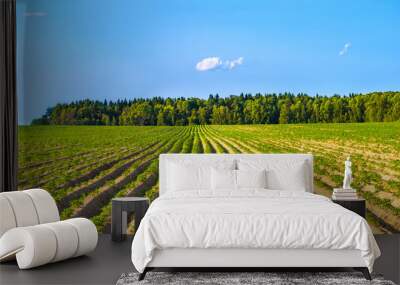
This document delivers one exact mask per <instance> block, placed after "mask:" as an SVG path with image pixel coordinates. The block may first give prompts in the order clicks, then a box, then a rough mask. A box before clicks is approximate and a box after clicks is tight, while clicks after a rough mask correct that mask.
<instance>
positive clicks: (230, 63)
mask: <svg viewBox="0 0 400 285" xmlns="http://www.w3.org/2000/svg"><path fill="white" fill-rule="evenodd" d="M241 64H243V57H239V58H237V59H234V60H227V61H226V62H225V66H226V67H227V68H229V69H233V68H235V67H236V66H238V65H241Z"/></svg>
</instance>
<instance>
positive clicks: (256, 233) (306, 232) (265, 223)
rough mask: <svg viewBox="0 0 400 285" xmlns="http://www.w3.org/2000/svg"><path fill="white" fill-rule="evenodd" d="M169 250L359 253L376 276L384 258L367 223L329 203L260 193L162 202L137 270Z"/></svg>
mask: <svg viewBox="0 0 400 285" xmlns="http://www.w3.org/2000/svg"><path fill="white" fill-rule="evenodd" d="M216 194H217V195H218V196H216ZM167 248H203V249H204V248H271V249H357V250H360V252H361V256H362V258H363V259H364V261H365V264H366V266H367V267H368V269H369V270H370V271H371V272H372V267H373V263H374V260H375V259H376V258H377V257H379V255H380V251H379V248H378V246H377V244H376V241H375V239H374V237H373V234H372V232H371V229H370V227H369V226H368V224H367V222H366V221H365V219H363V218H362V217H360V216H359V215H357V214H355V213H353V212H351V211H349V210H346V209H344V208H342V207H341V206H339V205H337V204H335V203H333V202H331V201H330V200H329V199H328V198H325V197H323V196H320V195H315V194H311V193H307V192H298V191H277V190H274V191H273V190H258V189H248V190H240V191H233V192H229V191H225V192H224V191H222V192H219V193H206V192H202V193H199V192H196V191H185V192H181V193H179V194H177V193H174V192H171V193H167V194H165V195H163V196H162V197H160V198H157V199H156V200H155V201H154V202H153V203H152V204H151V206H150V208H149V210H148V211H147V213H146V215H145V217H144V218H143V220H142V222H141V224H140V226H139V229H138V231H137V233H136V235H135V237H134V240H133V243H132V262H133V264H134V266H135V268H136V269H137V270H138V271H139V272H143V270H144V268H145V267H146V265H147V264H148V263H149V262H150V261H151V260H152V258H153V255H154V250H155V249H167Z"/></svg>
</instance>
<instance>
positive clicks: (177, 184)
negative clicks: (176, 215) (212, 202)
mask: <svg viewBox="0 0 400 285" xmlns="http://www.w3.org/2000/svg"><path fill="white" fill-rule="evenodd" d="M168 173H169V175H168V189H170V190H171V191H185V190H188V191H190V190H199V189H209V188H210V179H204V178H206V177H209V176H210V167H203V166H194V165H192V166H190V167H188V166H185V165H182V164H177V163H170V164H169V166H168Z"/></svg>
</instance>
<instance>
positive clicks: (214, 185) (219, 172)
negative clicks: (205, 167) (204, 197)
mask: <svg viewBox="0 0 400 285" xmlns="http://www.w3.org/2000/svg"><path fill="white" fill-rule="evenodd" d="M211 189H212V190H214V191H218V190H228V191H232V190H235V189H236V170H232V169H216V168H214V167H213V168H211Z"/></svg>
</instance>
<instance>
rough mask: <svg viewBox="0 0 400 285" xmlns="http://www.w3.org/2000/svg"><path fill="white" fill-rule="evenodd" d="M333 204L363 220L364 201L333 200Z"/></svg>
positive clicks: (359, 199)
mask: <svg viewBox="0 0 400 285" xmlns="http://www.w3.org/2000/svg"><path fill="white" fill-rule="evenodd" d="M332 202H333V203H336V204H339V205H340V206H342V207H344V208H346V209H348V210H350V211H353V212H354V213H357V214H359V215H360V216H361V217H363V218H364V219H365V199H361V198H358V199H353V200H334V199H332Z"/></svg>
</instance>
